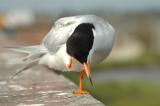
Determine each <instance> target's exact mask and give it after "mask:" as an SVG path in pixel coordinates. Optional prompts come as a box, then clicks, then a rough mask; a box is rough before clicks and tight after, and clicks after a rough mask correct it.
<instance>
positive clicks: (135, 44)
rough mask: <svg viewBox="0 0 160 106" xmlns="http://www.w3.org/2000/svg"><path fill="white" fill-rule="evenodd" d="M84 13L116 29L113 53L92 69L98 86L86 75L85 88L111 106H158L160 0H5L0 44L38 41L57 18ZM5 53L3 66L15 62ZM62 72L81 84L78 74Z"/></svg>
mask: <svg viewBox="0 0 160 106" xmlns="http://www.w3.org/2000/svg"><path fill="white" fill-rule="evenodd" d="M82 14H95V15H98V16H100V17H102V18H104V19H105V20H106V21H109V23H110V24H112V25H113V27H114V28H115V30H116V41H115V44H114V47H113V50H112V52H111V54H110V56H109V57H108V58H107V59H106V60H104V62H102V63H100V64H97V65H96V66H95V67H93V68H92V72H91V74H92V77H93V81H94V85H95V88H92V87H91V85H90V83H89V81H88V79H87V78H85V79H84V83H85V84H84V85H85V86H84V87H85V89H89V90H90V92H91V94H92V95H93V96H94V97H95V98H97V99H98V100H100V101H102V102H103V103H105V104H106V105H108V106H160V101H159V100H160V1H159V0H12V1H10V0H1V1H0V45H1V46H11V45H31V44H39V43H40V42H41V40H42V38H43V37H44V36H45V34H47V32H48V31H49V30H50V29H51V27H52V25H53V24H54V22H55V20H57V19H58V18H60V17H65V16H71V15H82ZM0 51H1V52H2V50H1V49H0ZM6 55H7V54H4V53H1V56H0V60H1V61H0V65H4V64H7V65H12V64H13V63H12V62H10V61H8V58H7V56H6ZM63 74H65V76H66V77H68V78H69V79H71V80H72V81H73V82H75V83H76V84H78V77H79V73H73V72H67V73H63Z"/></svg>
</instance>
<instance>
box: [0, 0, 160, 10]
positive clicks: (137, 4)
mask: <svg viewBox="0 0 160 106" xmlns="http://www.w3.org/2000/svg"><path fill="white" fill-rule="evenodd" d="M19 8H25V9H31V10H36V11H42V12H45V11H48V12H59V11H64V10H67V11H75V12H76V11H90V10H96V9H102V10H107V11H110V10H112V11H122V12H123V11H155V10H156V11H160V0H0V11H3V10H12V9H19Z"/></svg>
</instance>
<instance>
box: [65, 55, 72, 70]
mask: <svg viewBox="0 0 160 106" xmlns="http://www.w3.org/2000/svg"><path fill="white" fill-rule="evenodd" d="M72 64H73V57H71V58H70V60H69V64H67V65H66V66H67V68H68V69H70V68H71V67H72Z"/></svg>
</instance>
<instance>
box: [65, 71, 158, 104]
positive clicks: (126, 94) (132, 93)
mask: <svg viewBox="0 0 160 106" xmlns="http://www.w3.org/2000/svg"><path fill="white" fill-rule="evenodd" d="M65 76H67V77H68V78H69V79H71V80H72V81H73V82H75V83H76V84H77V85H78V78H79V74H78V73H72V74H71V73H70V72H67V73H65ZM94 85H95V88H92V86H91V85H90V83H89V81H88V79H84V89H87V90H89V92H90V93H91V95H93V96H94V97H95V98H97V99H98V100H100V101H102V102H103V103H105V104H106V105H108V106H160V101H159V100H160V99H159V98H160V85H158V84H154V83H152V82H144V81H140V82H134V81H133V82H115V81H111V82H103V83H101V82H99V83H94Z"/></svg>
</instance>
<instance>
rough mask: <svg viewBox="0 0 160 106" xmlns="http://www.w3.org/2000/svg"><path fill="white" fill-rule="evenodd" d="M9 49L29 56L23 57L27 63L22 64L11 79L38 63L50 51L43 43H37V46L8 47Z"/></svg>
mask: <svg viewBox="0 0 160 106" xmlns="http://www.w3.org/2000/svg"><path fill="white" fill-rule="evenodd" d="M6 49H7V50H11V51H14V52H18V53H25V54H27V56H25V57H23V58H22V60H23V61H24V62H25V65H24V66H22V67H21V68H20V69H18V70H17V71H16V73H15V74H14V75H12V76H11V77H10V78H9V79H13V78H14V77H15V76H17V75H18V74H19V73H21V72H23V71H24V70H26V69H28V68H30V67H32V66H34V65H37V64H38V62H39V60H40V58H41V57H42V56H43V55H44V54H46V53H47V52H48V51H47V49H46V48H45V47H44V46H42V45H35V46H22V47H6Z"/></svg>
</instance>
